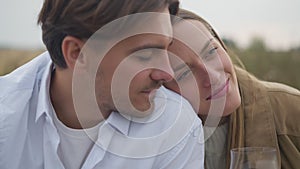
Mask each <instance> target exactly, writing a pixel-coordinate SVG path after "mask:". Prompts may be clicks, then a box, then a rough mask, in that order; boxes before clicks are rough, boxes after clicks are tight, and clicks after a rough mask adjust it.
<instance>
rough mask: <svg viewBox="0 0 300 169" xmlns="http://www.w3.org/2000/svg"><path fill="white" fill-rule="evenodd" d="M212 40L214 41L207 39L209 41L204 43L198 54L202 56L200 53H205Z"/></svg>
mask: <svg viewBox="0 0 300 169" xmlns="http://www.w3.org/2000/svg"><path fill="white" fill-rule="evenodd" d="M213 40H214V38H211V39H209V40H208V41H207V42H206V43H205V45H204V47H203V48H202V49H201V51H200V53H199V54H202V53H203V52H204V51H205V49H206V48H207V47H208V46H209V44H210V42H211V41H213Z"/></svg>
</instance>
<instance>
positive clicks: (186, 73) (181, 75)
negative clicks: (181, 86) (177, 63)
mask: <svg viewBox="0 0 300 169" xmlns="http://www.w3.org/2000/svg"><path fill="white" fill-rule="evenodd" d="M191 72H192V71H191V69H189V68H187V69H184V70H183V71H181V72H180V73H178V74H177V75H176V77H175V78H176V81H181V80H182V79H184V78H186V77H188V76H189V75H190V74H191Z"/></svg>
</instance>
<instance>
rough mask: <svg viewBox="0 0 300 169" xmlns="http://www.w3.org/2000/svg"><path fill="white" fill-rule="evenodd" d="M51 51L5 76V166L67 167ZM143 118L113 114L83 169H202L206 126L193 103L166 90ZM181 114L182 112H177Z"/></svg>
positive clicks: (1, 133)
mask: <svg viewBox="0 0 300 169" xmlns="http://www.w3.org/2000/svg"><path fill="white" fill-rule="evenodd" d="M51 67H52V62H51V60H50V56H49V54H48V52H45V53H44V54H42V55H41V56H38V57H37V58H35V59H34V60H33V61H31V62H29V63H27V64H25V65H24V66H22V67H20V68H18V69H17V70H15V71H14V72H12V73H11V74H9V75H6V76H3V77H0V168H1V169H19V168H22V169H23V168H25V169H64V168H65V167H64V165H63V162H62V161H61V159H60V157H59V155H58V146H59V144H60V142H61V140H60V136H59V134H58V132H57V128H56V126H55V125H54V122H53V112H52V113H51V111H50V110H51V105H50V104H49V102H48V101H49V82H50V77H51V71H52V69H51ZM158 91H159V92H158V95H157V96H156V97H155V101H154V102H155V103H156V106H155V111H154V112H153V113H152V114H151V115H150V116H149V117H146V118H144V119H136V118H133V117H127V116H123V115H121V114H120V113H117V112H112V113H111V115H110V116H109V117H108V119H107V120H106V121H105V122H104V123H103V125H101V127H100V128H99V130H98V136H97V140H96V143H95V144H94V145H93V146H92V148H91V150H90V151H88V155H87V157H86V159H85V160H84V163H83V165H82V167H81V168H82V169H93V168H101V169H119V168H120V169H148V168H149V169H150V168H152V169H182V168H185V169H194V168H195V169H196V168H197V169H199V168H200V169H201V168H203V163H204V144H203V128H202V124H201V121H200V120H199V118H197V116H196V114H195V113H194V111H193V109H192V107H191V105H190V104H189V103H188V102H187V101H186V100H184V99H182V97H180V96H179V95H177V94H175V93H173V92H170V91H169V90H167V89H165V88H161V89H160V90H158ZM178 110H180V111H178Z"/></svg>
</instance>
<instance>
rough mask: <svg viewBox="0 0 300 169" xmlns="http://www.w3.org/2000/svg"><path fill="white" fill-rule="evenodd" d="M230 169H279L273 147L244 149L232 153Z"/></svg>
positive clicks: (237, 149)
mask: <svg viewBox="0 0 300 169" xmlns="http://www.w3.org/2000/svg"><path fill="white" fill-rule="evenodd" d="M230 155H231V161H230V169H279V166H278V161H277V152H276V149H275V148H272V147H243V148H235V149H232V150H231V151H230Z"/></svg>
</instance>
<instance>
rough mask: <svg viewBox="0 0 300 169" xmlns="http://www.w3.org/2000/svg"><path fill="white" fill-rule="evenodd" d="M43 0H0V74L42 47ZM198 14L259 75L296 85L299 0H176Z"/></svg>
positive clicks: (299, 52)
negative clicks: (40, 21)
mask: <svg viewBox="0 0 300 169" xmlns="http://www.w3.org/2000/svg"><path fill="white" fill-rule="evenodd" d="M42 3H43V0H24V1H20V0H1V1H0V4H1V5H0V21H1V27H0V75H4V74H7V73H9V72H11V71H12V70H14V69H15V68H17V67H19V66H20V65H22V64H24V63H26V62H28V61H29V60H31V59H32V58H33V57H35V56H37V55H38V54H40V53H42V52H43V51H45V47H44V46H43V43H42V40H41V31H40V27H39V26H38V25H37V24H36V21H37V16H38V13H39V10H40V8H41V6H42ZM181 7H183V8H185V9H189V10H191V11H193V12H195V13H197V14H199V15H200V16H202V17H204V18H205V19H206V20H208V21H209V23H211V24H212V25H213V26H214V28H215V29H216V30H217V32H218V33H219V34H220V35H221V37H222V38H223V39H224V41H225V42H226V44H227V45H228V46H229V48H230V49H231V50H233V51H234V52H235V53H236V54H237V56H238V57H239V58H240V59H241V60H242V62H243V63H244V65H245V67H246V69H247V70H248V71H250V72H252V73H253V74H254V75H256V76H257V77H258V78H260V79H264V80H268V81H277V82H282V83H285V84H288V85H291V86H293V87H296V88H298V89H300V75H298V74H300V1H299V0H243V1H239V0H226V1H220V0H207V1H205V0H201V1H200V0H181Z"/></svg>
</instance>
